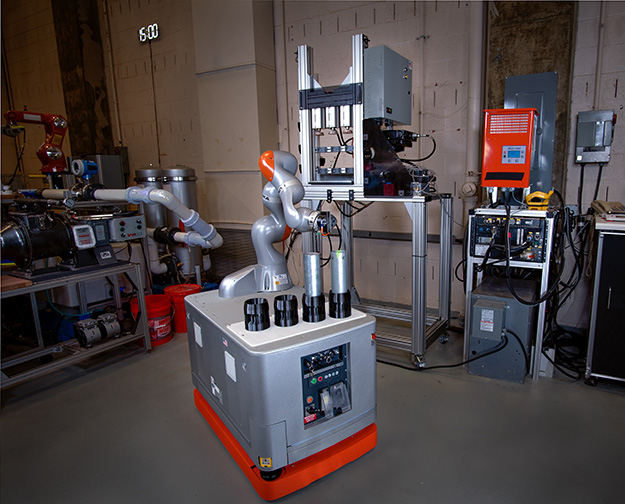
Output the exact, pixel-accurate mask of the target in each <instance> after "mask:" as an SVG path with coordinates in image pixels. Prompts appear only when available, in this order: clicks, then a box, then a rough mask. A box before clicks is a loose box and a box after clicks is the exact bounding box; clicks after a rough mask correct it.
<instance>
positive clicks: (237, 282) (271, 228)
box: [219, 151, 328, 298]
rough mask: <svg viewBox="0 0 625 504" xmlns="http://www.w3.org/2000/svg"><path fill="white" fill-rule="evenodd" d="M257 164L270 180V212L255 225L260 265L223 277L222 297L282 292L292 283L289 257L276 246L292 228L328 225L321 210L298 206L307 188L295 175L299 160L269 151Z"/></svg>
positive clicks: (265, 201) (267, 199)
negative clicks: (288, 263) (288, 266)
mask: <svg viewBox="0 0 625 504" xmlns="http://www.w3.org/2000/svg"><path fill="white" fill-rule="evenodd" d="M258 165H259V167H260V171H261V172H262V174H263V175H264V176H265V177H266V178H267V180H269V182H267V184H265V187H264V188H263V204H264V205H265V207H266V208H267V209H268V210H269V211H270V212H271V214H270V215H266V216H264V217H261V218H260V219H258V220H257V221H256V222H255V223H254V226H253V227H252V242H253V244H254V250H255V252H256V260H257V261H258V264H255V265H253V266H248V267H246V268H243V269H242V270H240V271H237V272H235V273H233V274H231V275H228V276H227V277H226V278H224V279H223V280H222V282H221V284H220V286H219V296H220V297H223V298H232V297H236V296H243V295H245V294H253V293H255V292H274V291H283V290H286V289H289V288H291V287H292V286H293V282H292V280H291V277H290V275H289V271H288V268H287V264H286V259H285V258H284V256H283V255H282V254H280V253H279V252H278V251H277V250H276V249H275V248H274V247H273V244H274V243H279V242H281V241H284V240H285V239H286V238H288V236H289V235H290V233H291V229H295V230H297V231H301V232H302V233H305V232H308V231H314V230H318V229H322V228H324V227H327V226H328V218H327V217H326V215H325V214H324V213H322V212H318V211H316V210H312V209H310V208H304V207H299V208H295V205H296V204H297V203H299V202H300V201H301V200H302V199H303V198H304V187H303V186H302V183H301V182H300V181H299V179H298V178H297V177H296V175H295V174H296V172H297V159H296V158H295V156H293V155H292V154H290V153H288V152H283V151H267V152H265V153H263V154H262V155H261V156H260V159H259V160H258Z"/></svg>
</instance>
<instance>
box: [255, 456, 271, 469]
mask: <svg viewBox="0 0 625 504" xmlns="http://www.w3.org/2000/svg"><path fill="white" fill-rule="evenodd" d="M258 462H259V463H260V466H261V467H271V465H272V462H271V457H258Z"/></svg>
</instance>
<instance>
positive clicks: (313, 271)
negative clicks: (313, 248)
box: [304, 252, 323, 298]
mask: <svg viewBox="0 0 625 504" xmlns="http://www.w3.org/2000/svg"><path fill="white" fill-rule="evenodd" d="M304 283H305V285H304V289H305V290H306V295H307V296H308V297H309V298H314V297H317V296H320V295H321V294H323V277H322V276H321V256H320V255H319V253H318V252H312V253H309V254H304Z"/></svg>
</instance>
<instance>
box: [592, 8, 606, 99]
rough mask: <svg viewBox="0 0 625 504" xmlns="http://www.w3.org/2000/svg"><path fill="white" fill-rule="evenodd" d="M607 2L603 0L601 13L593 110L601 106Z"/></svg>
mask: <svg viewBox="0 0 625 504" xmlns="http://www.w3.org/2000/svg"><path fill="white" fill-rule="evenodd" d="M605 16H606V7H605V2H604V1H603V0H602V1H601V13H600V14H599V40H598V42H597V66H596V67H595V98H594V101H593V104H592V108H593V110H598V109H599V108H600V107H601V74H602V72H603V39H604V36H605Z"/></svg>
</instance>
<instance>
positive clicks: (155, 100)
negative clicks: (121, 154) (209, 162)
mask: <svg viewBox="0 0 625 504" xmlns="http://www.w3.org/2000/svg"><path fill="white" fill-rule="evenodd" d="M101 5H103V6H105V7H106V12H104V16H103V17H102V24H106V23H107V22H108V28H109V34H110V35H109V37H108V39H106V37H104V35H103V38H105V44H106V43H107V42H108V43H109V44H110V51H111V54H110V56H111V57H110V58H107V57H105V62H106V65H107V69H106V70H107V72H108V73H109V75H110V76H111V77H113V76H114V83H113V81H112V79H109V88H111V86H112V85H114V86H115V88H116V89H115V91H116V97H117V103H111V108H112V109H114V111H113V114H115V113H118V114H119V123H118V124H119V126H120V127H121V128H120V129H117V128H116V125H115V124H114V126H113V131H114V134H116V135H117V138H116V142H118V143H120V144H122V145H126V146H127V147H128V155H129V160H130V165H131V170H132V173H133V176H134V171H135V170H136V169H139V168H147V167H149V166H154V167H159V166H160V167H163V168H166V167H170V166H174V165H178V164H179V165H185V166H189V167H191V168H194V169H195V170H196V172H198V171H199V172H201V171H202V169H203V154H202V142H201V128H200V115H199V107H198V96H197V84H196V82H195V51H194V45H193V30H192V29H190V28H191V26H192V15H191V2H190V1H189V0H174V1H169V2H164V1H158V0H150V1H140V0H130V1H126V0H124V1H117V0H111V1H108V2H105V3H102V4H101ZM152 23H158V27H159V37H158V38H157V39H155V40H154V41H152V42H151V43H148V42H143V43H142V42H140V41H139V33H138V31H139V28H140V27H142V26H147V25H150V24H152ZM111 63H112V67H111ZM109 96H111V91H110V90H109ZM110 99H111V101H113V100H112V97H111V98H110Z"/></svg>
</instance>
